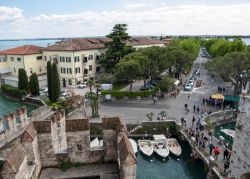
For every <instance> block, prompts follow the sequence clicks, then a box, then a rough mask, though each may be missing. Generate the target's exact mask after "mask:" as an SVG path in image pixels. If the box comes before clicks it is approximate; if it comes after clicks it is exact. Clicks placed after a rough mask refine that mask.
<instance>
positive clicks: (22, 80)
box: [18, 68, 29, 91]
mask: <svg viewBox="0 0 250 179" xmlns="http://www.w3.org/2000/svg"><path fill="white" fill-rule="evenodd" d="M18 89H20V90H26V91H28V89H29V82H28V76H27V73H26V71H25V69H23V68H20V69H19V70H18Z"/></svg>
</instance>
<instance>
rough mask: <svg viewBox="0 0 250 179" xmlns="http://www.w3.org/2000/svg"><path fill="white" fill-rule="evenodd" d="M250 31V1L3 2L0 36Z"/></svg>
mask: <svg viewBox="0 0 250 179" xmlns="http://www.w3.org/2000/svg"><path fill="white" fill-rule="evenodd" d="M117 23H125V24H128V32H129V34H130V35H249V34H250V0H0V39H24V38H57V37H85V36H87V37H89V36H105V35H107V34H108V33H110V31H111V30H112V27H113V26H114V24H117Z"/></svg>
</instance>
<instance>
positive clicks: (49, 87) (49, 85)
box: [47, 61, 52, 100]
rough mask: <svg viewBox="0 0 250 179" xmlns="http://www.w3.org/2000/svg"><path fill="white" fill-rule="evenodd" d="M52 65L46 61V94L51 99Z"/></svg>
mask: <svg viewBox="0 0 250 179" xmlns="http://www.w3.org/2000/svg"><path fill="white" fill-rule="evenodd" d="M51 82H52V65H51V62H50V61H48V62H47V83H48V95H49V99H50V100H51V99H52V97H51V96H52V94H51V92H52V90H51V89H52V88H51V85H52V83H51Z"/></svg>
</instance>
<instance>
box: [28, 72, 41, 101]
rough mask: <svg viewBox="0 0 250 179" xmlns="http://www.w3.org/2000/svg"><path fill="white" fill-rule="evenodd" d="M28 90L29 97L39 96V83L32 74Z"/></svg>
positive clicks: (34, 74)
mask: <svg viewBox="0 0 250 179" xmlns="http://www.w3.org/2000/svg"><path fill="white" fill-rule="evenodd" d="M29 89H30V93H31V95H33V96H38V95H39V83H38V78H37V75H36V73H32V75H31V76H30V81H29Z"/></svg>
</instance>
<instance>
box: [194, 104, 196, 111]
mask: <svg viewBox="0 0 250 179" xmlns="http://www.w3.org/2000/svg"><path fill="white" fill-rule="evenodd" d="M195 110H196V106H195V105H194V113H195Z"/></svg>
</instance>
